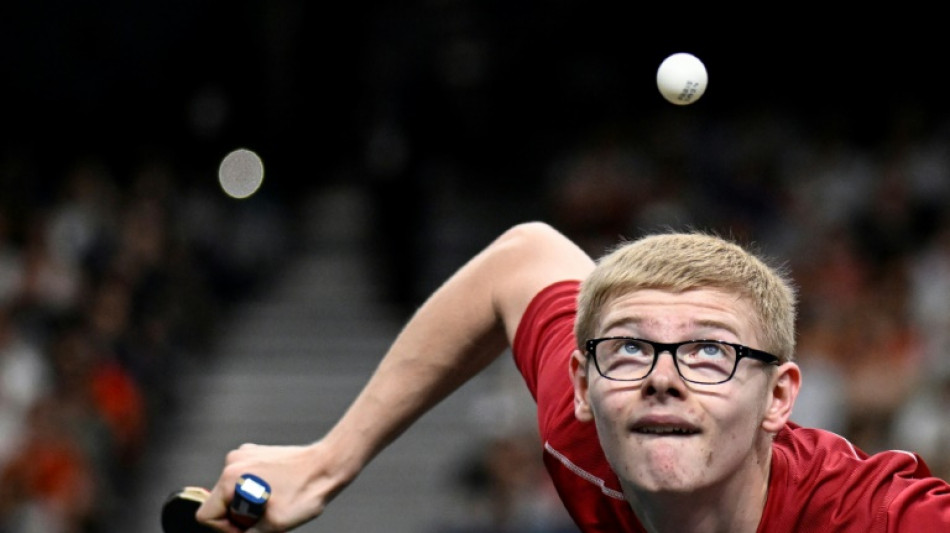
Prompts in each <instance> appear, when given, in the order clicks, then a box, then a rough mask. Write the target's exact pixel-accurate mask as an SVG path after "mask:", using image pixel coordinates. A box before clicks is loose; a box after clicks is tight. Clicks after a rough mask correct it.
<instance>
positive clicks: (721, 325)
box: [604, 316, 740, 339]
mask: <svg viewBox="0 0 950 533" xmlns="http://www.w3.org/2000/svg"><path fill="white" fill-rule="evenodd" d="M646 321H647V319H645V318H643V317H641V316H632V317H631V316H627V317H623V318H620V319H618V320H614V321H613V322H610V323H608V324H605V327H604V331H607V330H610V329H612V328H617V327H623V326H628V327H629V326H637V325H640V324H643V323H644V322H646ZM690 327H691V328H693V329H700V328H702V329H721V330H724V331H727V332H729V333H731V334H732V335H733V336H734V337H735V338H737V339H739V338H740V337H739V333H738V331H736V328H734V327H732V326H730V325H729V324H727V323H725V322H722V321H719V320H711V319H700V320H693V321H690Z"/></svg>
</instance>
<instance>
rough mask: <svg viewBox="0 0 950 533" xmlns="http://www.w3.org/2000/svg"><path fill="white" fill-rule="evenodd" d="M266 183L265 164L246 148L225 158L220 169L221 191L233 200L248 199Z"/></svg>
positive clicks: (235, 151)
mask: <svg viewBox="0 0 950 533" xmlns="http://www.w3.org/2000/svg"><path fill="white" fill-rule="evenodd" d="M263 181H264V162H263V161H261V158H260V156H258V155H257V154H256V153H254V152H253V151H251V150H248V149H246V148H239V149H237V150H234V151H233V152H231V153H229V154H228V155H226V156H224V159H222V160H221V165H220V166H219V167H218V182H219V183H220V184H221V189H222V190H224V192H225V193H226V194H227V195H228V196H230V197H232V198H238V199H241V198H247V197H248V196H250V195H252V194H254V193H255V192H257V189H259V188H260V186H261V183H262V182H263Z"/></svg>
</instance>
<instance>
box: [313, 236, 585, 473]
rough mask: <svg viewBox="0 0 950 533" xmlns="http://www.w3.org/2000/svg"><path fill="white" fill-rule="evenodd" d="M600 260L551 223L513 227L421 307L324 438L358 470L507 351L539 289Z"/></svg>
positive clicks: (580, 273)
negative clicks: (344, 454)
mask: <svg viewBox="0 0 950 533" xmlns="http://www.w3.org/2000/svg"><path fill="white" fill-rule="evenodd" d="M592 268H593V261H592V260H591V259H590V258H589V257H588V256H587V254H585V253H584V252H583V251H582V250H581V249H580V248H578V247H577V246H576V245H575V244H574V243H572V242H571V241H570V240H568V239H567V238H565V237H564V236H563V235H561V234H560V233H558V232H557V231H555V230H554V229H553V228H551V227H549V226H547V225H546V224H540V223H528V224H522V225H519V226H516V227H514V228H512V229H510V230H509V231H507V232H505V233H504V234H503V235H501V236H500V237H499V238H498V239H496V240H495V241H494V242H492V243H491V244H490V245H489V246H488V247H486V248H485V249H484V250H483V251H482V252H481V253H479V254H478V255H476V256H475V257H474V258H472V259H471V260H470V261H469V262H468V263H467V264H465V265H464V266H463V267H462V268H461V269H459V271H457V272H456V273H455V274H454V275H453V276H452V277H450V278H449V279H448V280H447V281H446V282H445V283H444V284H443V285H442V286H441V287H440V288H439V289H438V290H436V292H435V293H433V294H432V296H430V297H429V299H428V300H427V301H426V302H425V303H424V304H423V305H422V307H420V309H419V310H418V311H417V312H416V313H415V315H414V316H413V317H412V318H411V319H410V320H409V322H408V323H407V324H406V326H405V328H404V329H403V330H402V331H401V332H400V334H399V335H398V336H397V338H396V340H395V342H394V343H393V344H392V345H391V347H390V349H389V351H388V352H387V354H386V355H385V357H384V358H383V359H382V361H381V362H380V365H379V367H378V368H377V370H376V372H375V373H374V374H373V376H372V377H371V379H370V380H369V382H368V383H367V385H366V387H365V388H364V389H363V391H362V392H361V394H360V395H359V396H358V397H357V399H356V400H355V401H354V403H353V404H352V406H351V407H350V409H349V410H348V411H347V412H346V414H345V415H344V416H343V418H342V419H341V420H340V421H339V423H338V424H337V425H336V426H335V427H334V428H333V430H331V431H330V433H329V434H328V435H327V436H326V437H325V439H323V441H324V444H327V445H329V446H331V447H332V448H333V449H337V450H342V451H343V452H342V453H346V454H347V460H346V461H345V464H346V465H347V468H348V472H349V473H350V474H352V475H353V476H355V475H356V474H357V473H358V471H359V470H360V469H362V468H363V466H365V465H366V463H368V462H369V461H370V460H371V459H372V458H373V457H374V456H375V455H376V454H377V453H379V452H380V451H381V450H382V449H383V448H385V447H386V446H387V445H388V444H389V443H391V442H392V441H393V440H394V439H395V438H396V437H398V436H399V435H400V434H401V433H402V432H403V431H405V430H406V428H408V427H409V425H411V424H412V423H413V422H414V421H415V420H417V419H418V418H419V417H420V416H422V414H423V413H425V412H426V411H427V410H429V409H430V408H431V407H433V406H434V405H435V404H437V403H438V402H439V401H441V400H442V399H443V398H445V397H446V396H447V395H448V394H450V393H451V392H452V391H454V390H455V389H457V388H458V387H459V386H461V385H462V384H464V383H465V382H466V381H467V380H469V379H470V378H472V377H473V376H474V375H475V374H477V373H478V372H479V371H481V370H482V369H484V368H485V367H486V366H487V365H488V364H490V363H491V362H492V361H493V360H494V359H495V358H497V357H498V355H500V354H501V353H503V352H504V349H505V348H506V346H508V345H509V343H510V342H511V341H512V339H513V338H514V335H515V332H516V330H517V327H518V324H519V323H520V319H521V316H522V314H523V312H524V310H525V308H526V307H527V306H528V304H529V302H530V301H531V299H532V298H533V297H534V295H535V294H537V292H538V291H539V290H541V289H542V288H543V287H545V286H547V285H548V284H550V283H552V282H554V281H560V280H564V279H582V278H583V277H584V276H585V275H586V274H587V273H588V272H589V271H590V270H591V269H592ZM566 371H567V370H566V369H565V372H566Z"/></svg>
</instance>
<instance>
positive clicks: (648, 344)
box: [585, 337, 779, 385]
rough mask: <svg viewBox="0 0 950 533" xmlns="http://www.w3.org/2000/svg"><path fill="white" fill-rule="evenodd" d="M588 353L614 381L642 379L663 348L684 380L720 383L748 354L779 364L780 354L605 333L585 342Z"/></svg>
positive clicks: (719, 343)
mask: <svg viewBox="0 0 950 533" xmlns="http://www.w3.org/2000/svg"><path fill="white" fill-rule="evenodd" d="M585 347H586V348H587V356H588V357H590V358H592V359H593V360H594V367H596V368H597V372H598V373H599V374H600V375H601V376H603V377H605V378H607V379H610V380H614V381H639V380H641V379H644V378H646V377H647V376H649V375H650V372H653V368H654V367H655V366H656V362H657V361H658V360H659V358H660V354H661V353H663V352H669V353H670V354H672V355H673V363H674V365H675V366H676V371H677V372H679V375H680V377H681V378H683V380H685V381H688V382H690V383H699V384H703V385H718V384H719V383H725V382H727V381H729V380H730V379H732V377H733V376H734V375H735V374H736V369H737V368H738V367H739V361H741V360H742V359H745V358H749V359H755V360H757V361H761V362H763V363H765V364H767V365H777V364H778V362H779V358H778V357H776V356H774V355H772V354H770V353H768V352H763V351H762V350H756V349H755V348H749V347H748V346H743V345H741V344H736V343H733V342H725V341H718V340H705V339H699V340H690V341H683V342H674V343H665V342H653V341H648V340H645V339H637V338H634V337H604V338H600V339H589V340H588V341H586V343H585Z"/></svg>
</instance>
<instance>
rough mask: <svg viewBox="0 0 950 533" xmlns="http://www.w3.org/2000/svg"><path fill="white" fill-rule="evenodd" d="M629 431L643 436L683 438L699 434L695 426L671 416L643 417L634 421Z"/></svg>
mask: <svg viewBox="0 0 950 533" xmlns="http://www.w3.org/2000/svg"><path fill="white" fill-rule="evenodd" d="M630 430H631V431H633V432H634V433H640V434H644V435H671V436H684V435H696V434H698V433H701V431H700V429H699V427H698V426H696V425H695V424H691V423H689V422H687V421H685V420H683V419H681V418H679V417H672V416H647V417H643V418H640V419H638V420H637V421H635V422H634V423H633V425H632V426H631V428H630Z"/></svg>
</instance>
